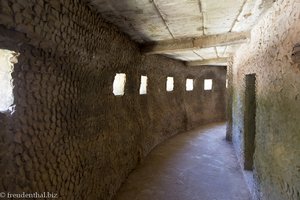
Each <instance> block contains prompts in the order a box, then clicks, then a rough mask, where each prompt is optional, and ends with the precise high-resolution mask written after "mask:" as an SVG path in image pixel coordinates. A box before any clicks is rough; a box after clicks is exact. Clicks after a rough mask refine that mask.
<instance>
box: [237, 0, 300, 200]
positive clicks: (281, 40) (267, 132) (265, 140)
mask: <svg viewBox="0 0 300 200" xmlns="http://www.w3.org/2000/svg"><path fill="white" fill-rule="evenodd" d="M299 16H300V3H299V1H298V0H279V1H277V2H276V3H274V6H273V7H272V8H271V9H270V11H269V12H268V13H267V14H266V15H265V16H264V18H263V19H262V20H261V21H260V22H259V23H258V24H257V25H256V26H255V28H254V29H253V30H252V33H251V41H250V42H249V43H248V44H245V45H243V46H242V47H241V48H240V49H239V50H238V51H237V53H236V55H235V57H234V62H233V104H232V107H233V136H232V140H233V143H234V146H235V148H236V150H237V153H238V156H239V159H240V161H241V162H242V163H243V162H244V160H243V159H244V135H243V134H244V121H243V119H244V109H245V75H247V74H253V73H255V74H256V103H257V108H256V139H255V148H256V150H255V154H254V175H255V182H254V183H251V184H253V185H252V187H253V192H254V193H255V196H256V197H257V198H259V199H263V200H282V199H291V200H298V199H300V190H299V188H300V173H299V166H300V159H299V158H300V134H299V133H300V126H299V120H300V115H299V113H300V112H299V111H300V104H299V101H300V99H299V96H298V95H299V94H298V93H299V88H300V81H299V80H300V79H299V72H300V71H299V67H300V66H299V64H297V63H293V62H292V60H291V54H292V50H293V47H294V45H296V44H297V43H298V42H299V41H300V40H299V35H300V24H299Z"/></svg>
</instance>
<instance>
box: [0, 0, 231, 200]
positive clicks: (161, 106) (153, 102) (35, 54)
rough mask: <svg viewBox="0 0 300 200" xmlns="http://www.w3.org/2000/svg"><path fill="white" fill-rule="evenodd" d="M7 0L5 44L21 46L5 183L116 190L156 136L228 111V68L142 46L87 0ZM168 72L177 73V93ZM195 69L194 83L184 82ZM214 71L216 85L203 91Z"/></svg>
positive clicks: (19, 188) (77, 192)
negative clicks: (119, 85)
mask: <svg viewBox="0 0 300 200" xmlns="http://www.w3.org/2000/svg"><path fill="white" fill-rule="evenodd" d="M0 3H1V6H0V8H1V9H0V48H2V49H9V50H13V51H15V52H18V53H20V55H19V56H18V63H17V64H15V65H14V71H13V73H12V78H13V85H14V89H13V94H14V106H15V111H14V112H13V113H4V114H2V113H1V115H0V119H1V120H0V125H1V128H0V134H1V135H0V137H1V140H0V171H1V181H0V191H9V192H12V193H13V192H14V193H21V192H28V193H32V192H47V191H48V192H54V193H58V196H59V197H60V198H61V199H103V200H108V199H111V198H112V196H113V195H114V194H115V193H116V191H117V190H118V188H119V187H120V185H121V184H122V182H123V181H124V180H125V178H126V177H127V176H128V174H129V173H130V172H131V171H132V170H133V169H134V168H135V166H136V165H137V164H138V163H139V162H141V161H142V160H143V158H144V157H145V156H146V155H147V154H148V152H150V151H151V150H152V149H153V148H154V147H155V146H156V145H157V144H159V143H160V142H162V141H163V140H165V139H167V138H169V137H170V136H172V135H174V134H176V133H179V132H182V131H186V130H188V129H190V128H192V127H195V126H197V125H200V124H203V123H207V122H211V121H220V120H224V119H225V76H226V70H225V68H223V67H203V68H199V67H198V68H197V67H195V68H188V67H186V66H184V65H183V63H181V62H177V61H174V60H171V59H168V58H165V57H161V56H147V57H146V56H144V55H141V53H140V50H139V47H138V45H137V44H135V43H133V42H132V41H131V40H130V39H129V38H128V37H127V36H126V35H124V34H122V33H120V32H119V31H118V30H117V29H116V28H115V27H114V26H113V25H111V24H108V23H106V22H105V21H103V20H102V19H101V17H100V16H99V15H98V14H95V13H94V12H93V11H91V10H90V8H89V7H88V6H86V5H85V4H84V3H83V2H81V1H79V0H61V1H59V0H22V1H14V0H0ZM116 73H126V77H127V80H126V86H125V87H126V88H125V95H124V96H114V95H113V93H112V87H113V80H114V76H115V74H116ZM141 75H147V76H148V89H147V94H146V95H139V84H140V76H141ZM167 76H173V77H174V79H175V89H174V91H173V92H170V93H167V92H166V88H165V87H166V86H165V84H166V77H167ZM191 76H192V77H193V78H194V79H195V88H194V91H193V92H186V91H185V79H186V78H187V77H191ZM206 77H211V78H214V79H215V80H214V81H215V85H214V88H213V91H210V92H204V91H202V90H203V85H202V84H203V78H206Z"/></svg>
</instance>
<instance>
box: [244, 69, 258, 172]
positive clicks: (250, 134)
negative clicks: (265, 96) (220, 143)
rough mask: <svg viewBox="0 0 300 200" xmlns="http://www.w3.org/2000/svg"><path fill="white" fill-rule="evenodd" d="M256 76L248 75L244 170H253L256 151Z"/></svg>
mask: <svg viewBox="0 0 300 200" xmlns="http://www.w3.org/2000/svg"><path fill="white" fill-rule="evenodd" d="M255 82H256V77H255V74H248V75H246V91H245V115H244V126H245V129H244V137H245V139H244V142H245V147H244V148H245V149H244V156H245V159H244V168H245V170H253V155H254V151H255V115H256V91H255Z"/></svg>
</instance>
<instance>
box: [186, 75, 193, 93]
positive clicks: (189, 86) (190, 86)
mask: <svg viewBox="0 0 300 200" xmlns="http://www.w3.org/2000/svg"><path fill="white" fill-rule="evenodd" d="M185 89H186V91H193V89H194V80H193V79H189V78H188V79H186V83H185Z"/></svg>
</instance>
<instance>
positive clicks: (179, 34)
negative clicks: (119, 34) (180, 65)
mask: <svg viewBox="0 0 300 200" xmlns="http://www.w3.org/2000/svg"><path fill="white" fill-rule="evenodd" d="M87 1H88V4H89V5H90V7H91V8H92V9H95V10H96V11H97V12H99V13H100V14H101V15H102V16H103V18H105V19H106V20H108V21H109V22H111V23H113V24H115V25H116V26H118V27H119V28H120V29H121V31H123V32H125V33H126V34H128V35H129V36H130V37H131V38H132V39H133V40H134V41H136V42H138V43H140V44H141V45H142V46H145V48H146V49H147V50H146V51H145V53H149V54H162V55H165V56H168V57H171V58H174V59H178V60H182V61H186V62H194V63H196V62H197V63H198V64H199V65H200V64H201V63H202V64H218V65H226V59H224V58H227V57H229V56H230V55H231V54H232V53H233V52H234V51H235V50H236V49H237V48H238V47H239V45H240V44H241V43H242V42H245V41H246V40H247V37H246V36H245V35H246V34H245V33H247V32H249V31H250V30H251V28H252V27H253V25H254V24H255V23H256V22H257V21H258V19H259V18H260V17H261V15H262V14H263V13H264V12H265V11H266V10H267V9H268V8H269V7H270V6H271V5H272V3H273V2H274V0H87ZM230 33H236V35H234V36H232V35H229V36H228V34H230ZM239 33H241V34H240V35H239ZM195 41H196V42H195ZM197 41H198V42H197ZM200 41H201V42H202V43H201V42H200ZM203 43H204V44H203ZM169 48H171V50H170V49H169ZM198 61H202V62H198ZM224 61H225V62H224Z"/></svg>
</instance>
